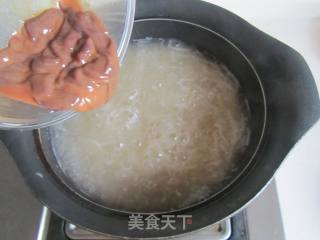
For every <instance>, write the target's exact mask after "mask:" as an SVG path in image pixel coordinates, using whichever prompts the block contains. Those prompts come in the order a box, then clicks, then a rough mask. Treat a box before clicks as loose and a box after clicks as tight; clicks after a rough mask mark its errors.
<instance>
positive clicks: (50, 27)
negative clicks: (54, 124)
mask: <svg viewBox="0 0 320 240" xmlns="http://www.w3.org/2000/svg"><path fill="white" fill-rule="evenodd" d="M118 71H119V62H118V58H117V53H116V48H115V44H114V42H113V41H112V40H111V39H110V37H109V35H108V33H107V28H106V26H105V25H104V23H103V22H102V20H101V19H100V18H99V17H98V16H97V15H96V14H95V13H93V12H91V11H82V10H81V6H80V5H79V3H78V2H77V1H74V0H63V1H61V2H60V8H51V9H48V10H46V11H44V12H43V13H41V14H40V15H38V16H36V17H33V18H30V19H28V20H26V21H25V23H24V25H23V27H22V29H21V30H20V31H19V32H18V33H17V34H15V35H14V36H12V38H11V39H10V40H9V43H8V46H7V47H6V48H3V49H1V50H0V95H3V96H6V97H9V98H11V99H15V100H18V101H22V102H25V103H28V104H32V105H36V106H41V107H46V108H49V109H55V110H66V109H75V110H77V111H80V112H83V111H89V110H91V109H94V108H96V107H98V106H100V105H102V104H104V103H105V102H107V101H108V100H109V99H110V97H111V96H112V92H113V90H114V88H115V85H116V82H117V77H118Z"/></svg>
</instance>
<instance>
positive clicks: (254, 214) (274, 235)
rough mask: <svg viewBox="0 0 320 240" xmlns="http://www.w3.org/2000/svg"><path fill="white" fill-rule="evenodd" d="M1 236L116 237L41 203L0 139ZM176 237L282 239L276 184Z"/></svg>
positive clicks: (34, 239)
mask: <svg viewBox="0 0 320 240" xmlns="http://www.w3.org/2000/svg"><path fill="white" fill-rule="evenodd" d="M0 156H1V158H0V166H1V168H0V189H1V191H0V204H1V205H0V206H1V207H0V236H1V239H2V240H12V239H23V240H66V239H68V240H70V239H71V240H77V239H86V240H94V239H95V240H97V239H101V240H103V239H105V240H106V239H108V240H111V239H117V238H112V237H111V236H101V235H98V234H95V233H92V232H88V231H86V230H84V229H81V228H79V227H77V226H75V225H73V224H72V223H68V222H65V221H64V220H63V219H61V218H60V217H58V216H57V215H55V214H54V213H52V212H50V210H48V209H47V208H46V207H44V206H43V205H41V204H40V203H39V202H38V201H37V200H36V199H35V197H34V196H33V195H32V194H31V192H30V190H29V189H28V187H27V186H26V184H25V182H24V180H23V178H22V176H21V175H20V172H19V171H18V169H17V167H16V165H15V162H14V160H13V159H12V157H11V156H10V155H9V153H8V151H7V150H6V148H5V147H4V145H3V144H2V142H0ZM177 239H178V240H180V239H183V240H188V239H192V240H207V239H208V240H209V239H210V240H216V239H219V240H220V239H221V240H226V239H230V240H234V239H236V240H246V239H250V240H255V239H258V240H269V239H274V240H284V239H285V238H284V233H283V229H282V221H281V215H280V209H279V204H278V197H277V191H276V185H275V183H274V181H272V182H271V183H270V184H269V185H268V187H267V188H266V189H265V190H264V191H263V192H262V193H261V194H260V195H259V196H258V197H257V198H256V199H255V200H254V201H252V202H251V203H250V204H249V205H248V206H247V207H246V208H245V209H243V210H241V211H239V212H238V213H237V214H235V215H234V216H233V217H231V218H230V219H227V220H224V221H222V222H220V223H217V224H215V225H212V226H209V227H207V228H205V229H203V230H200V231H198V232H195V233H190V234H188V235H184V236H181V237H179V238H177Z"/></svg>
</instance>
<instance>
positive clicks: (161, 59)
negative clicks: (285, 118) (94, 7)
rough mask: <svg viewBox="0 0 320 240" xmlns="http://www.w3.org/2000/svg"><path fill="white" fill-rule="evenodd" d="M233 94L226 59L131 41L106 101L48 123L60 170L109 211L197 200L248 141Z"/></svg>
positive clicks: (166, 43)
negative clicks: (112, 93)
mask: <svg viewBox="0 0 320 240" xmlns="http://www.w3.org/2000/svg"><path fill="white" fill-rule="evenodd" d="M239 91H240V90H239V84H238V82H237V81H236V80H235V78H234V77H233V76H232V74H231V73H230V72H229V71H228V70H227V69H226V67H225V66H223V65H222V64H219V63H217V62H215V61H212V60H209V59H208V58H206V57H204V56H203V55H202V54H201V53H200V52H198V51H197V50H195V49H193V48H191V47H189V46H186V45H184V44H183V43H181V42H179V41H176V40H163V39H152V40H150V39H146V40H139V41H136V42H134V43H132V44H131V46H130V48H129V51H128V53H127V56H126V62H125V64H124V65H123V67H122V68H121V77H120V81H119V86H118V89H117V91H116V93H115V96H114V97H113V99H112V100H111V101H110V102H109V103H108V104H106V105H105V106H103V107H102V108H100V109H98V110H94V111H92V112H88V113H82V114H80V115H79V116H77V117H75V118H73V119H71V120H69V121H66V122H64V123H63V124H62V125H58V126H56V127H54V128H52V130H51V131H52V136H53V147H54V150H55V153H56V155H57V158H58V159H59V164H60V167H61V169H62V170H63V172H64V173H65V175H66V176H67V177H68V178H69V179H70V180H71V181H72V182H73V184H75V186H76V187H77V188H78V189H79V190H80V191H82V192H83V193H85V194H86V195H87V196H90V197H91V198H93V199H96V200H98V201H100V202H103V204H104V205H106V206H107V207H110V208H115V209H119V210H128V211H165V210H173V209H180V208H183V207H186V206H188V205H190V204H194V203H196V202H199V201H201V200H203V199H205V198H207V197H209V196H210V195H211V194H212V193H213V191H214V189H217V188H218V187H219V186H220V184H221V183H222V181H223V180H224V179H226V178H227V177H228V175H229V174H230V172H232V171H233V170H234V168H235V167H236V163H237V157H236V155H237V153H239V152H241V151H243V149H244V148H245V147H246V146H247V145H248V141H249V129H248V116H249V115H248V110H247V108H246V107H245V100H244V99H243V98H242V97H241V94H240V92H239Z"/></svg>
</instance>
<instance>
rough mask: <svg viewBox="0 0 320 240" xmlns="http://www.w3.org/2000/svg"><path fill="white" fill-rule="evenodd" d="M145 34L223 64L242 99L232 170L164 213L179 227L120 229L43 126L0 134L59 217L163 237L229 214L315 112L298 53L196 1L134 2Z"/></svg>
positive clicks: (121, 222)
mask: <svg viewBox="0 0 320 240" xmlns="http://www.w3.org/2000/svg"><path fill="white" fill-rule="evenodd" d="M146 37H154V38H176V39H179V40H182V41H184V42H185V43H187V44H189V45H192V46H194V47H196V48H198V49H199V50H200V51H203V52H204V53H205V54H206V55H209V56H214V58H215V59H217V60H219V61H221V62H223V63H224V64H225V65H226V66H227V67H228V68H229V70H230V71H231V72H232V73H233V74H234V75H235V76H236V78H237V79H238V80H239V82H240V85H241V90H242V93H243V94H244V95H245V96H246V98H247V99H248V105H249V108H250V112H251V116H250V125H251V130H252V131H251V140H250V144H249V147H248V148H247V150H246V152H245V153H244V154H243V155H242V158H241V161H240V162H239V164H240V165H239V170H238V171H237V172H235V173H234V174H233V177H232V178H231V179H229V180H228V181H226V182H225V183H224V185H223V186H222V187H221V189H219V191H216V192H215V193H214V194H213V195H212V196H211V197H210V198H209V199H207V200H206V201H203V202H201V203H199V204H197V205H194V206H191V207H189V208H186V209H183V210H179V211H174V212H171V213H170V214H171V215H191V216H192V220H193V221H192V224H188V225H187V226H186V229H183V226H182V224H177V225H176V230H172V229H170V228H167V229H165V230H145V231H141V230H129V229H128V219H129V216H130V213H126V212H121V211H117V210H113V209H108V208H107V207H105V206H102V205H101V203H98V202H95V201H94V200H92V199H90V198H89V197H87V196H85V195H84V194H83V193H81V192H80V191H78V190H77V189H76V188H75V187H74V186H72V184H71V183H70V182H68V180H67V179H66V178H65V176H64V175H63V173H62V171H61V169H60V168H59V165H58V164H57V159H56V156H55V154H54V151H53V150H52V148H51V131H50V128H47V129H42V130H37V131H2V132H0V136H1V139H2V140H3V142H4V143H5V144H6V146H7V148H8V150H9V151H10V153H11V154H12V156H13V157H14V159H15V160H16V162H17V165H18V167H19V168H20V170H21V172H22V174H23V175H24V177H25V180H26V182H27V183H28V185H29V186H30V188H31V189H32V190H33V192H34V194H35V195H36V197H37V198H38V199H39V200H40V201H41V202H43V204H45V205H47V206H48V207H49V208H50V209H51V210H52V211H54V212H55V213H56V214H58V215H59V216H61V217H62V218H64V219H67V220H69V221H71V222H73V223H75V224H78V225H80V226H83V227H86V228H89V229H91V230H93V231H97V232H100V233H105V234H111V235H116V236H125V237H136V238H150V237H166V236H172V235H177V234H183V233H186V232H190V231H193V230H197V229H200V228H203V227H206V226H208V225H210V224H213V223H215V222H217V221H220V220H222V219H224V218H226V217H228V216H230V215H231V214H233V213H234V212H235V211H237V210H239V209H240V208H241V207H243V206H244V205H245V204H247V203H248V202H249V201H250V200H251V199H252V198H254V196H256V195H257V194H258V193H259V192H260V191H261V190H262V189H263V188H264V187H265V186H266V184H267V183H268V182H269V181H270V179H271V178H272V176H273V174H274V173H275V171H276V170H277V169H278V167H279V165H280V164H281V162H282V160H283V159H284V158H285V156H286V155H287V153H288V152H289V150H290V149H291V148H292V147H293V145H294V144H295V143H296V142H297V141H298V140H299V138H300V137H301V136H302V135H303V134H304V133H305V132H306V131H307V130H308V129H309V128H310V127H311V126H312V125H313V124H314V123H315V122H316V121H317V120H318V118H319V115H320V104H319V96H318V93H317V88H316V85H315V82H314V79H313V77H312V75H311V72H310V70H309V68H308V66H307V64H306V63H305V61H304V59H303V58H302V57H301V55H300V54H299V53H297V52H296V51H295V50H293V49H291V48H290V47H288V46H287V45H285V44H283V43H281V42H279V41H277V40H275V39H273V38H272V37H270V36H268V35H266V34H265V33H263V32H261V31H259V30H258V29H256V28H255V27H253V26H251V25H250V24H249V23H247V22H246V21H244V20H243V19H241V18H239V17H238V16H236V15H234V14H232V13H230V12H228V11H226V10H224V9H222V8H220V7H217V6H215V5H212V4H209V3H206V2H202V1H197V0H138V1H137V12H136V23H135V25H134V30H133V35H132V38H133V39H139V38H146ZM155 64H156V63H155ZM88 141H90V139H88ZM26 207H27V206H26ZM155 215H156V216H158V217H161V215H163V214H160V213H158V214H155ZM189 223H190V222H189Z"/></svg>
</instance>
